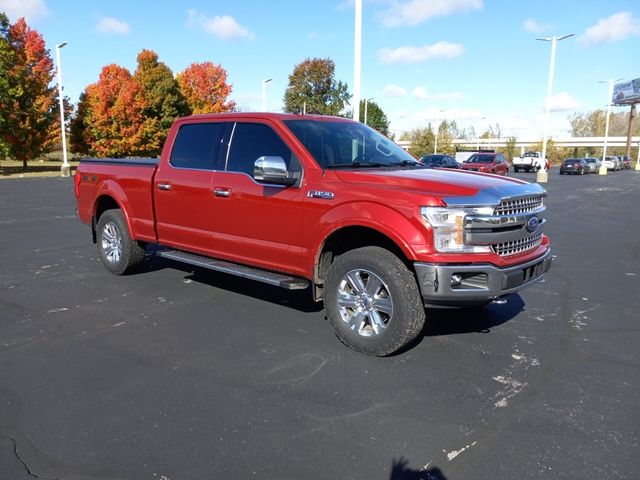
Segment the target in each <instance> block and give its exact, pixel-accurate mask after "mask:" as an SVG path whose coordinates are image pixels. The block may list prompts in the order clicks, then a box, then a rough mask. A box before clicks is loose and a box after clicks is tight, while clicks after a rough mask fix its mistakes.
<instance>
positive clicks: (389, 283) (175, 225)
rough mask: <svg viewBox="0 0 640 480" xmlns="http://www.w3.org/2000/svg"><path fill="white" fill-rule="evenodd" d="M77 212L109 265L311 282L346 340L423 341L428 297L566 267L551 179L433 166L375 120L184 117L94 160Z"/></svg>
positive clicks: (455, 298)
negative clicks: (143, 151) (171, 265)
mask: <svg viewBox="0 0 640 480" xmlns="http://www.w3.org/2000/svg"><path fill="white" fill-rule="evenodd" d="M75 195H76V197H77V201H78V216H79V218H80V220H81V221H83V222H84V223H86V224H88V225H91V231H92V233H93V240H94V243H97V246H98V252H99V254H100V257H101V258H102V261H103V262H104V264H105V266H106V267H107V268H108V269H109V270H110V271H111V272H113V273H114V274H118V275H120V274H123V273H126V272H129V271H130V270H132V269H134V268H135V267H136V266H137V265H139V264H140V263H141V262H142V261H143V258H144V256H145V252H146V247H147V245H154V247H153V249H148V250H153V252H154V254H156V255H160V256H162V257H166V258H170V259H173V260H178V261H181V262H185V263H188V264H192V265H196V266H199V267H203V268H209V269H213V270H218V271H222V272H226V273H229V274H233V275H239V276H242V277H246V278H249V279H253V280H255V281H259V282H265V283H268V284H272V285H277V286H280V287H283V288H287V289H309V290H310V292H311V294H312V295H313V298H314V299H315V300H316V301H324V307H325V310H326V314H327V317H328V318H329V320H330V322H331V323H332V326H333V328H334V330H335V333H336V335H337V336H338V338H339V339H340V340H341V341H342V342H344V343H345V344H346V345H348V346H349V347H351V348H353V349H355V350H357V351H360V352H363V353H366V354H369V355H380V356H383V355H388V354H391V353H393V352H395V351H397V350H399V349H401V348H402V347H404V346H406V345H407V344H408V343H410V342H411V341H412V340H413V339H414V338H415V337H416V336H417V335H418V334H419V333H420V331H421V329H422V327H423V324H424V322H425V306H481V305H484V304H487V303H489V302H491V301H494V300H498V299H500V298H501V297H503V296H505V295H507V294H510V293H513V292H516V291H518V290H520V289H522V288H523V287H526V286H528V285H530V284H531V283H533V282H535V281H536V280H538V279H539V278H540V277H541V276H542V275H544V273H545V272H547V271H548V269H549V267H550V264H551V251H550V248H549V241H548V239H547V237H546V235H544V233H543V230H544V223H545V218H544V212H545V208H546V207H545V205H544V198H545V196H546V192H545V191H544V189H543V188H542V187H540V186H539V185H538V184H535V183H534V184H532V183H525V182H522V181H519V180H516V179H510V178H505V177H498V176H495V175H488V174H482V173H476V172H462V171H452V170H450V169H439V168H429V167H428V166H425V165H423V164H421V163H419V162H417V161H416V160H415V159H414V158H413V157H411V156H410V155H409V154H408V153H407V152H405V151H404V150H402V149H401V148H400V147H398V146H397V145H396V144H394V143H393V142H392V141H390V140H389V139H387V138H385V137H383V136H381V135H380V134H378V133H377V132H375V131H374V130H372V129H370V128H369V127H367V126H365V125H362V124H360V123H357V122H353V121H351V120H347V119H344V118H334V117H323V116H314V115H305V116H300V115H293V114H268V113H228V114H215V115H214V114H211V115H197V116H190V117H185V118H180V119H177V120H176V121H175V123H174V124H173V126H172V127H171V129H170V131H169V134H168V137H167V140H166V143H165V145H164V148H163V150H162V155H161V156H160V158H159V159H120V160H119V159H86V160H82V161H81V162H80V165H79V167H78V171H77V173H76V176H75Z"/></svg>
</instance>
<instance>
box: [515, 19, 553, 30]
mask: <svg viewBox="0 0 640 480" xmlns="http://www.w3.org/2000/svg"><path fill="white" fill-rule="evenodd" d="M522 28H524V29H525V31H527V32H529V33H544V32H547V31H549V30H550V29H551V25H550V24H548V23H542V22H539V21H537V20H534V19H532V18H528V19H527V20H525V21H524V23H523V24H522Z"/></svg>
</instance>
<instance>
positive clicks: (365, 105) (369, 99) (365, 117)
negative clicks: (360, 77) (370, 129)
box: [358, 97, 374, 125]
mask: <svg viewBox="0 0 640 480" xmlns="http://www.w3.org/2000/svg"><path fill="white" fill-rule="evenodd" d="M373 98H374V97H371V98H365V99H364V124H365V125H366V124H367V114H368V107H369V102H370V101H371V100H373ZM358 107H360V106H359V105H358Z"/></svg>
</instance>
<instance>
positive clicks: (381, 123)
mask: <svg viewBox="0 0 640 480" xmlns="http://www.w3.org/2000/svg"><path fill="white" fill-rule="evenodd" d="M366 107H367V108H366V111H367V125H369V126H370V127H371V128H373V129H375V130H377V131H378V132H380V133H381V134H383V135H385V136H389V120H388V119H387V116H386V115H385V113H384V112H383V111H382V109H381V108H380V106H379V105H378V104H377V103H376V102H374V101H371V100H369V101H368V102H367V105H366ZM364 112H365V102H364V100H360V118H361V119H362V121H363V122H364Z"/></svg>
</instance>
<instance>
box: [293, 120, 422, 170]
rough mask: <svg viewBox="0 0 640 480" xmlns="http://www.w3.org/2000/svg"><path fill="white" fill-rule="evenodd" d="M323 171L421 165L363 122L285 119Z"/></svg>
mask: <svg viewBox="0 0 640 480" xmlns="http://www.w3.org/2000/svg"><path fill="white" fill-rule="evenodd" d="M284 123H285V124H286V125H287V127H289V129H290V130H291V131H292V132H293V134H294V135H295V136H296V137H297V138H298V140H300V142H302V144H303V145H304V146H305V147H306V149H307V150H308V151H309V153H310V154H311V155H313V157H314V158H315V160H316V162H317V163H318V165H320V166H321V167H322V168H360V167H363V168H366V167H389V166H420V165H421V164H420V163H419V162H417V161H416V160H415V159H414V158H413V157H412V156H411V155H409V154H408V153H407V152H405V151H404V150H403V149H402V148H400V147H399V146H398V145H396V144H395V143H393V142H392V141H391V140H389V139H388V138H386V137H384V136H383V135H381V134H379V133H378V132H376V131H375V130H373V129H372V128H369V127H367V126H365V125H363V124H361V123H355V122H354V123H352V122H340V121H336V122H331V121H318V120H313V119H301V120H285V121H284Z"/></svg>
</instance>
